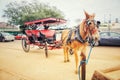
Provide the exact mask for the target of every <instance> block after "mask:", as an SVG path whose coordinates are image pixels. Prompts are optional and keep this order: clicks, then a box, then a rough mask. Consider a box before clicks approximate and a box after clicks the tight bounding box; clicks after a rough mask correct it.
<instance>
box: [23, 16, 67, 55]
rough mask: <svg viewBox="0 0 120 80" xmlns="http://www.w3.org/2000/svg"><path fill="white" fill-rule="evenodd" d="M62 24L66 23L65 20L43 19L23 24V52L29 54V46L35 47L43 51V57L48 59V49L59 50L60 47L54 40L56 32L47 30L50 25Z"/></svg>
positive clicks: (59, 42) (58, 42) (59, 43)
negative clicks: (24, 28)
mask: <svg viewBox="0 0 120 80" xmlns="http://www.w3.org/2000/svg"><path fill="white" fill-rule="evenodd" d="M63 23H66V20H64V19H58V18H43V19H40V20H35V21H30V22H25V23H24V25H25V26H26V27H27V29H26V30H25V36H23V38H22V48H23V50H24V51H25V52H29V50H30V45H31V44H32V45H36V46H38V47H39V48H41V49H45V56H46V57H48V49H54V48H60V45H61V41H58V40H57V39H56V31H55V30H49V29H48V28H49V26H50V25H59V24H63ZM38 26H39V27H38ZM40 27H44V29H39V28H40ZM37 28H38V29H37Z"/></svg>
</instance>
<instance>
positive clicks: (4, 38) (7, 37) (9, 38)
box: [0, 32, 15, 42]
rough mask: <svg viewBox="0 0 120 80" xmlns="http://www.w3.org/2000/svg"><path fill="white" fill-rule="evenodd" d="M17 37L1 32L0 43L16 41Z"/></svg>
mask: <svg viewBox="0 0 120 80" xmlns="http://www.w3.org/2000/svg"><path fill="white" fill-rule="evenodd" d="M14 40H15V36H13V35H12V34H10V33H6V32H0V41H2V42H5V41H14Z"/></svg>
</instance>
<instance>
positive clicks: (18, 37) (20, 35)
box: [15, 34, 24, 40]
mask: <svg viewBox="0 0 120 80" xmlns="http://www.w3.org/2000/svg"><path fill="white" fill-rule="evenodd" d="M23 35H24V34H17V35H16V36H15V39H16V40H21V39H22V36H23Z"/></svg>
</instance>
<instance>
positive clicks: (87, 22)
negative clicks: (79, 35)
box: [86, 20, 97, 27]
mask: <svg viewBox="0 0 120 80" xmlns="http://www.w3.org/2000/svg"><path fill="white" fill-rule="evenodd" d="M92 22H93V23H94V24H95V25H97V21H96V20H86V24H87V26H88V27H89V25H90V24H92Z"/></svg>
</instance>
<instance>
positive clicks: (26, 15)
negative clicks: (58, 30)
mask: <svg viewBox="0 0 120 80" xmlns="http://www.w3.org/2000/svg"><path fill="white" fill-rule="evenodd" d="M3 17H6V18H8V22H9V23H11V24H15V25H23V24H24V22H27V21H32V20H37V19H41V18H46V17H55V18H64V15H63V13H62V12H61V11H60V10H58V9H57V8H56V7H54V6H49V5H48V4H45V3H39V2H38V1H36V0H35V1H34V2H32V3H30V2H26V1H21V2H19V3H18V2H11V3H9V4H8V5H7V6H6V9H5V10H4V15H3Z"/></svg>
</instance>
